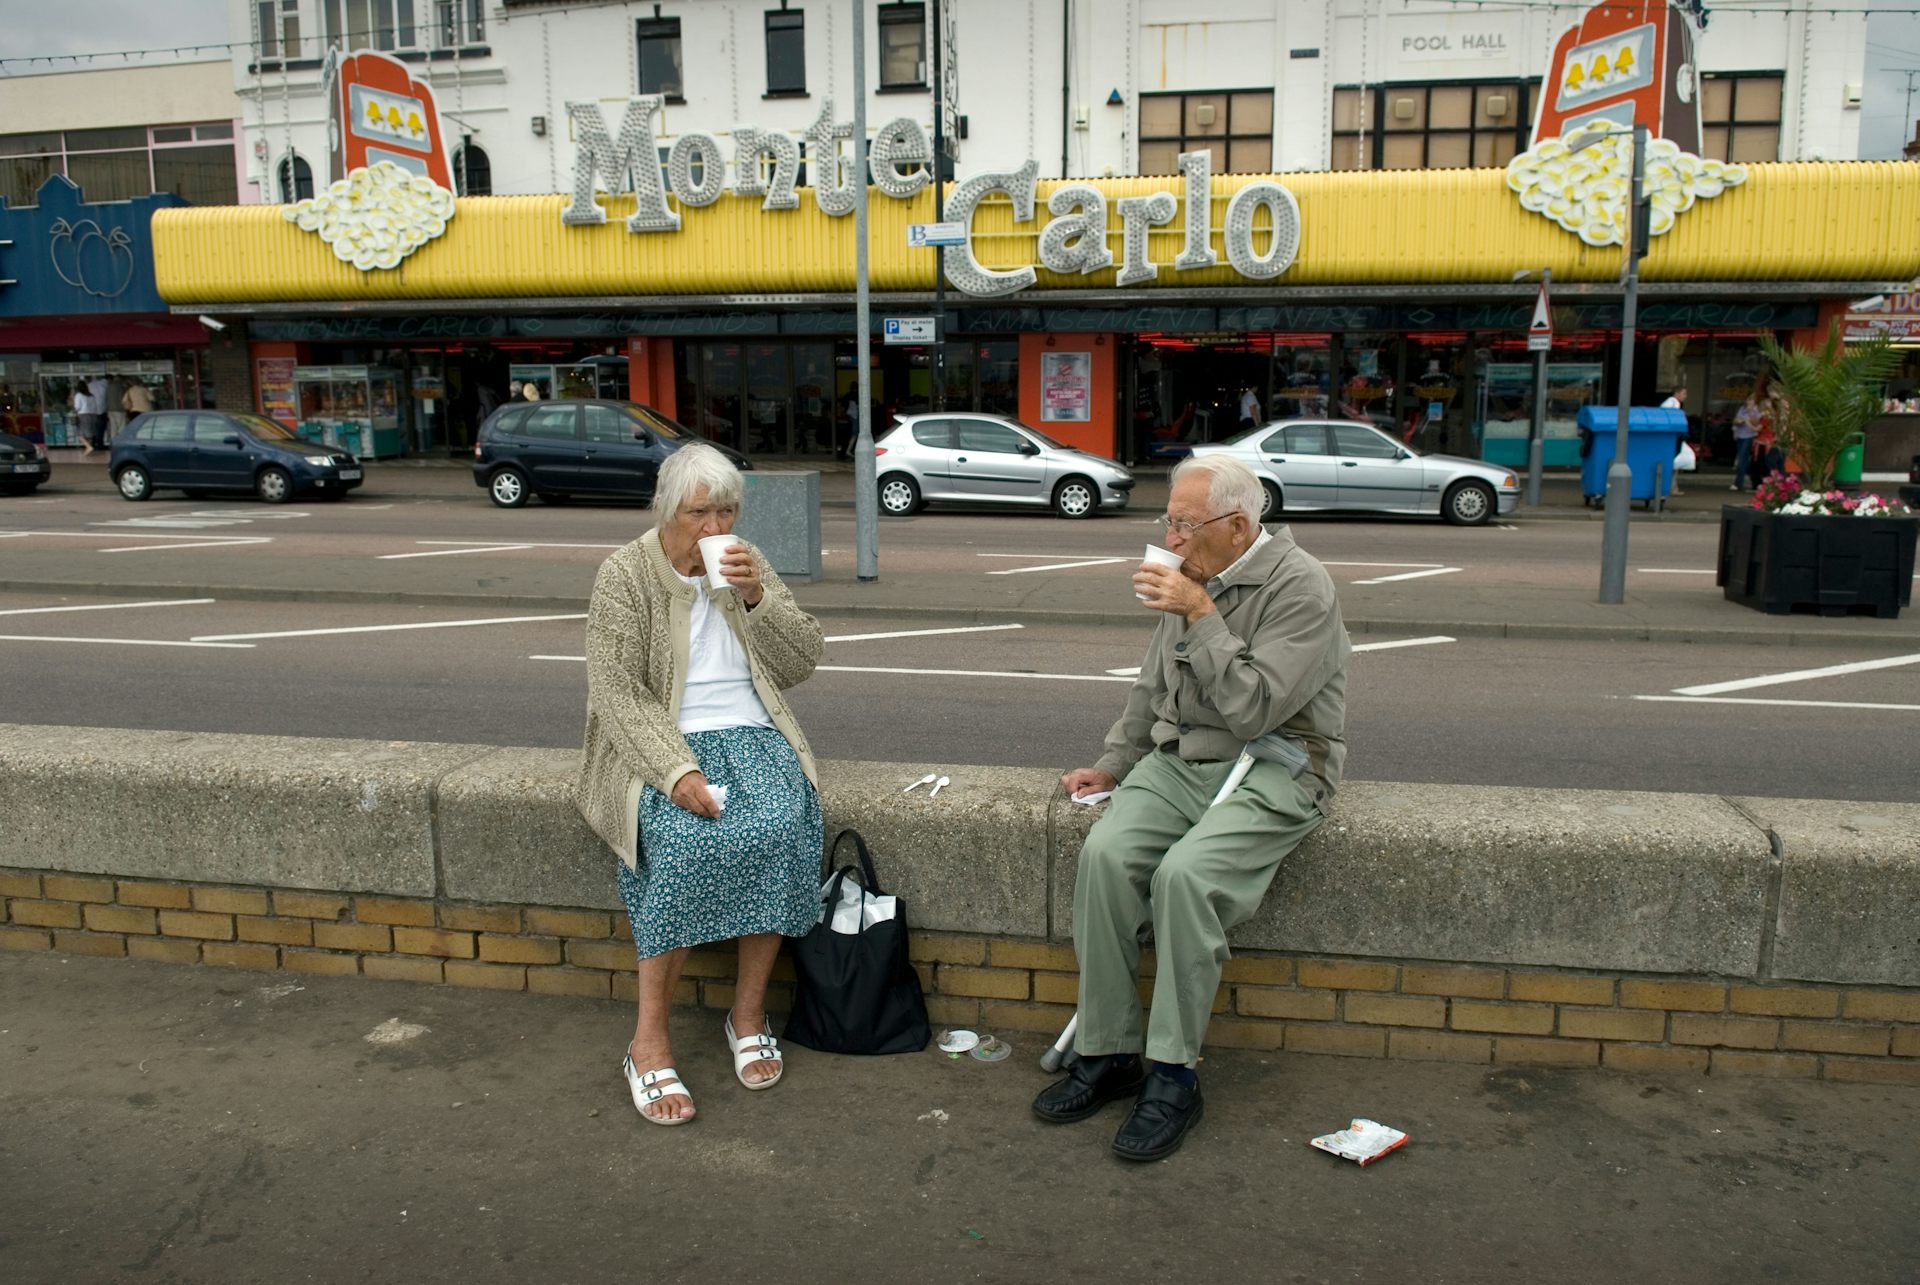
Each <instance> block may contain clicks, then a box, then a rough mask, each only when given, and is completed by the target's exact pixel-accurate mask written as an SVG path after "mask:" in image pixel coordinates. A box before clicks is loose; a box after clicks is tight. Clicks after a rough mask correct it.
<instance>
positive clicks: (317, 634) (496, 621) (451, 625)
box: [193, 611, 587, 642]
mask: <svg viewBox="0 0 1920 1285" xmlns="http://www.w3.org/2000/svg"><path fill="white" fill-rule="evenodd" d="M586 618H587V613H586V612H584V611H581V612H574V613H571V614H568V615H564V616H495V617H492V618H490V619H487V620H421V621H415V622H414V623H412V624H405V625H346V626H343V627H341V628H337V629H282V630H278V631H275V632H273V633H262V634H204V635H202V636H200V637H197V638H195V639H194V640H193V641H195V642H236V641H239V640H242V639H254V638H324V637H332V636H334V635H338V634H389V633H399V632H402V631H404V630H409V629H466V628H470V627H472V626H474V625H526V624H537V623H541V622H544V621H550V620H585V619H586Z"/></svg>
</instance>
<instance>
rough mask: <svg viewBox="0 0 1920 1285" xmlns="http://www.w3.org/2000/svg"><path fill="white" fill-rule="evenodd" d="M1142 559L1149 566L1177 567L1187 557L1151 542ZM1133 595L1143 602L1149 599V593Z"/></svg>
mask: <svg viewBox="0 0 1920 1285" xmlns="http://www.w3.org/2000/svg"><path fill="white" fill-rule="evenodd" d="M1141 561H1142V562H1143V563H1144V564H1146V565H1148V566H1159V567H1177V566H1179V565H1180V564H1181V563H1183V562H1185V561H1186V559H1185V558H1183V557H1181V556H1180V555H1179V554H1177V553H1175V552H1174V551H1173V550H1172V549H1163V548H1161V547H1160V546H1159V545H1157V544H1150V545H1148V546H1147V556H1146V557H1145V558H1142V559H1141ZM1133 596H1134V597H1136V598H1138V599H1139V600H1140V601H1142V602H1145V601H1146V600H1147V595H1145V594H1144V593H1136V594H1134V595H1133Z"/></svg>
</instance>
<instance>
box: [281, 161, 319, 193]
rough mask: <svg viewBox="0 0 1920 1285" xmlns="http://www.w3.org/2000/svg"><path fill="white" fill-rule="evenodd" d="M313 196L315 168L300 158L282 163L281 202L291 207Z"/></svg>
mask: <svg viewBox="0 0 1920 1285" xmlns="http://www.w3.org/2000/svg"><path fill="white" fill-rule="evenodd" d="M312 195H313V166H311V165H309V164H307V163H306V161H305V160H303V159H301V158H300V157H298V156H289V157H287V159H286V160H284V161H281V162H280V201H281V204H283V205H291V204H293V203H294V202H295V201H304V200H306V199H307V198H308V197H310V196H312Z"/></svg>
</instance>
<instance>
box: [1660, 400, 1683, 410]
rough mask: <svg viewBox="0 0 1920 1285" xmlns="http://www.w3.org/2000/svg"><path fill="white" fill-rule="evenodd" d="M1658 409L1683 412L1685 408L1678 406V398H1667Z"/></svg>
mask: <svg viewBox="0 0 1920 1285" xmlns="http://www.w3.org/2000/svg"><path fill="white" fill-rule="evenodd" d="M1660 409H1661V410H1684V409H1686V408H1685V407H1683V406H1681V405H1680V399H1679V398H1678V397H1669V398H1667V400H1665V401H1664V402H1661V403H1660Z"/></svg>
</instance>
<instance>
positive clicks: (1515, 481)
mask: <svg viewBox="0 0 1920 1285" xmlns="http://www.w3.org/2000/svg"><path fill="white" fill-rule="evenodd" d="M1500 485H1501V486H1502V487H1503V488H1504V489H1506V490H1509V491H1511V490H1513V489H1514V488H1516V487H1518V486H1519V485H1520V479H1519V478H1517V477H1515V476H1514V475H1513V474H1511V473H1509V474H1507V475H1506V476H1505V477H1503V478H1501V479H1500Z"/></svg>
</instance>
